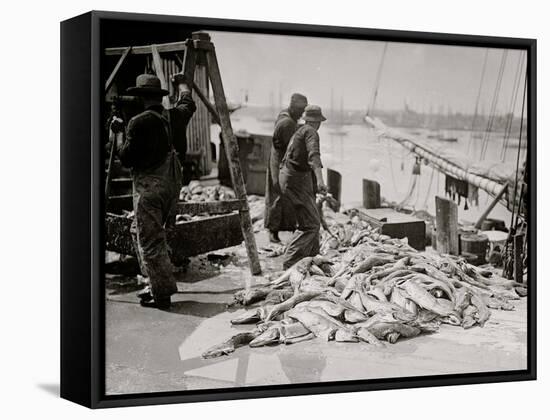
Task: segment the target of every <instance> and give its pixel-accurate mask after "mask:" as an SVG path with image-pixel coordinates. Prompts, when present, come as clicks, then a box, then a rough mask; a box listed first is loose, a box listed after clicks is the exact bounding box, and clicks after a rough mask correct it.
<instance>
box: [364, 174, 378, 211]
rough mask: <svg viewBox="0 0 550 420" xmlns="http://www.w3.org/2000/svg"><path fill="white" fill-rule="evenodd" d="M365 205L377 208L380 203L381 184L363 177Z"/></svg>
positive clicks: (369, 207) (365, 206)
mask: <svg viewBox="0 0 550 420" xmlns="http://www.w3.org/2000/svg"><path fill="white" fill-rule="evenodd" d="M363 207H364V208H366V209H377V208H380V207H381V204H380V184H379V183H378V182H376V181H372V180H370V179H363Z"/></svg>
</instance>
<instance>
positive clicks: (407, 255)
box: [203, 217, 527, 358]
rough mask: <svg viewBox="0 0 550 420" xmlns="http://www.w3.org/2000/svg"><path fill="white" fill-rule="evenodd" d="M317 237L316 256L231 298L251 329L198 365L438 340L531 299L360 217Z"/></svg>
mask: <svg viewBox="0 0 550 420" xmlns="http://www.w3.org/2000/svg"><path fill="white" fill-rule="evenodd" d="M323 236H324V239H323V241H322V251H321V254H322V255H318V256H315V257H307V258H304V259H302V260H301V261H299V262H298V263H296V264H295V265H294V266H292V267H291V268H290V269H288V270H287V271H285V272H284V273H283V274H282V275H280V276H278V277H276V278H274V279H272V280H271V281H270V282H269V284H267V285H265V286H259V287H254V288H250V289H246V290H242V291H239V292H237V293H236V294H235V295H234V303H233V305H242V306H244V307H248V308H249V309H248V310H247V311H245V312H244V313H243V314H241V315H240V316H238V317H236V318H234V319H232V320H231V323H232V324H233V325H240V324H253V325H254V326H253V328H252V329H251V330H249V331H246V332H240V333H238V334H236V335H234V336H232V337H230V338H229V339H228V340H226V341H224V342H223V343H221V344H219V345H217V346H214V347H212V348H211V349H209V350H207V351H206V352H205V353H204V354H203V357H204V358H212V357H219V356H223V355H227V354H229V353H232V352H233V351H235V349H236V348H238V347H241V346H246V345H248V346H250V347H260V346H266V345H278V344H292V343H297V342H300V341H305V340H310V339H314V338H318V339H322V340H327V341H337V342H356V343H366V345H367V346H368V345H372V346H383V345H385V343H392V344H393V343H395V342H396V341H398V340H399V339H408V338H412V337H415V336H418V335H420V334H425V333H435V332H437V331H438V330H439V327H440V325H441V324H442V323H445V324H450V325H454V326H457V327H459V328H465V329H466V328H471V327H474V326H476V325H478V326H480V327H483V326H484V325H485V323H486V322H487V320H488V319H489V317H490V316H491V309H498V310H513V309H514V306H513V305H512V304H511V303H510V301H512V300H515V299H519V298H520V296H525V294H526V293H527V290H526V288H525V287H524V285H522V284H519V283H516V282H514V281H510V280H506V279H504V278H502V277H500V276H498V275H496V274H495V273H493V272H492V271H491V270H489V269H483V268H478V267H475V266H473V265H470V264H468V263H467V262H466V261H465V260H464V259H462V258H459V257H453V256H449V255H438V254H435V253H428V252H419V251H417V250H415V249H414V248H412V247H410V246H409V245H408V244H407V242H406V240H400V239H394V238H390V237H389V236H386V235H383V234H380V233H378V231H377V230H376V229H374V228H372V227H370V226H369V225H367V224H366V223H364V222H363V221H360V220H359V219H358V218H357V217H354V218H351V219H350V220H349V221H347V222H346V223H335V222H333V223H331V226H330V234H328V233H325V234H324V235H323Z"/></svg>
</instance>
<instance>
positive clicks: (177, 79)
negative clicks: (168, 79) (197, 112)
mask: <svg viewBox="0 0 550 420" xmlns="http://www.w3.org/2000/svg"><path fill="white" fill-rule="evenodd" d="M172 83H173V84H174V85H176V86H177V87H178V90H179V93H180V94H182V93H185V92H190V91H191V89H190V88H189V81H188V80H187V77H185V75H184V74H182V73H178V74H174V75H173V76H172Z"/></svg>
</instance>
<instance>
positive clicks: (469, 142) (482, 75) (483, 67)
mask: <svg viewBox="0 0 550 420" xmlns="http://www.w3.org/2000/svg"><path fill="white" fill-rule="evenodd" d="M488 56H489V48H487V49H486V50H485V58H484V59H483V66H482V69H481V78H480V80H479V88H478V89H477V98H476V106H475V109H474V117H473V118H472V129H471V130H470V140H469V141H468V154H469V153H470V149H471V147H472V141H473V138H474V130H475V126H476V122H477V117H478V115H477V114H478V110H479V99H480V98H481V88H482V87H483V80H484V79H485V70H487V57H488Z"/></svg>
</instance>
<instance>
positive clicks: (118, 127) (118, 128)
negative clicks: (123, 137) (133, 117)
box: [110, 117, 124, 133]
mask: <svg viewBox="0 0 550 420" xmlns="http://www.w3.org/2000/svg"><path fill="white" fill-rule="evenodd" d="M110 128H111V131H112V132H113V133H121V132H123V131H124V121H123V120H122V118H118V117H113V118H112V119H111V126H110Z"/></svg>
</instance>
